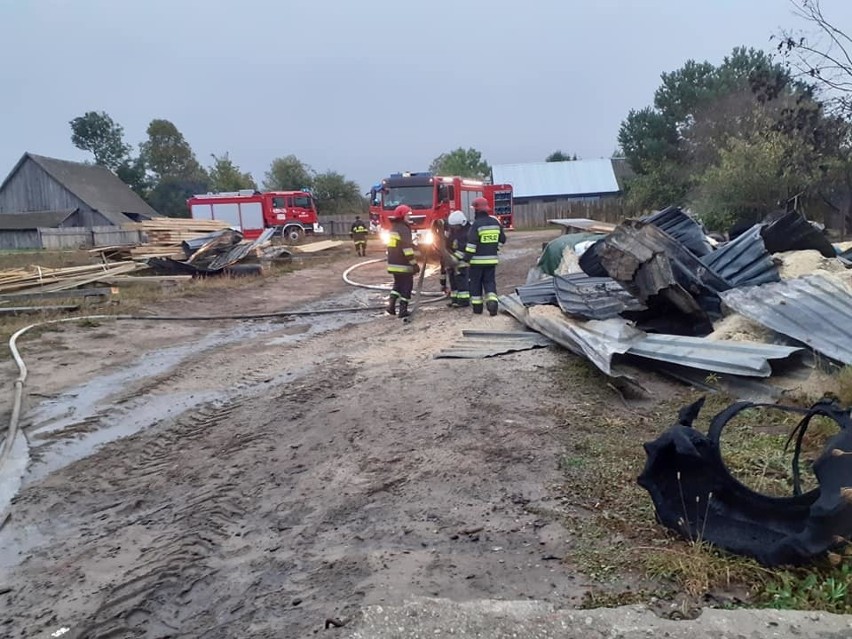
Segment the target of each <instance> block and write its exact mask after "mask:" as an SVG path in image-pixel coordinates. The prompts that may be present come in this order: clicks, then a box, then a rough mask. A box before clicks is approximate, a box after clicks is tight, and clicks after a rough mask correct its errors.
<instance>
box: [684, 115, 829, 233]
mask: <svg viewBox="0 0 852 639" xmlns="http://www.w3.org/2000/svg"><path fill="white" fill-rule="evenodd" d="M808 155H809V149H808V147H807V144H806V143H804V141H803V140H801V139H800V138H795V137H792V136H789V135H785V134H783V133H781V132H779V131H765V132H763V133H762V134H760V135H756V136H753V137H749V138H731V139H730V140H729V141H728V144H727V145H726V147H725V148H723V149H722V150H721V151H720V154H719V156H720V157H719V161H718V163H717V164H714V165H713V166H711V167H709V168H708V169H707V170H706V171H705V172H704V173H703V174H702V175H701V177H700V178H699V182H698V186H697V189H696V193H695V197H694V205H695V207H696V209H697V210H698V211H699V212H700V216H701V218H702V221H703V222H704V223H705V225H706V226H707V227H708V228H711V229H714V230H724V229H726V228H728V227H730V226H731V225H732V224H734V223H736V222H758V221H759V220H761V219H762V218H763V217H765V216H766V215H767V214H768V213H770V212H772V211H773V210H777V209H778V208H779V207H783V205H784V203H785V202H786V201H787V200H788V199H790V198H792V197H794V196H796V195H800V194H802V193H804V192H805V191H806V190H807V188H808V185H809V184H810V183H812V182H813V180H814V178H815V175H814V172H813V171H812V170H811V167H810V166H809V163H808V162H807V161H806V157H807V156H808Z"/></svg>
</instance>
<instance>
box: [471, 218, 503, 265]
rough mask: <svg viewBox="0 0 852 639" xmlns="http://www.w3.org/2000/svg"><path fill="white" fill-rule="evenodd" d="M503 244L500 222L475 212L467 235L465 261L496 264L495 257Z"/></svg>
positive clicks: (496, 259)
mask: <svg viewBox="0 0 852 639" xmlns="http://www.w3.org/2000/svg"><path fill="white" fill-rule="evenodd" d="M505 243H506V233H505V231H503V226H502V225H501V224H500V221H499V220H498V219H497V218H496V217H491V216H490V215H488V213H485V212H482V211H477V213H476V218H475V219H474V220H473V224H472V225H471V227H470V231H468V234H467V246H466V247H465V260H467V261H468V262H470V263H471V264H479V265H491V264H497V263H498V262H499V261H500V260H499V258H498V257H497V253H498V251H499V247H500V244H505Z"/></svg>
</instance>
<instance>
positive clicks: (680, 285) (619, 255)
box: [598, 220, 730, 316]
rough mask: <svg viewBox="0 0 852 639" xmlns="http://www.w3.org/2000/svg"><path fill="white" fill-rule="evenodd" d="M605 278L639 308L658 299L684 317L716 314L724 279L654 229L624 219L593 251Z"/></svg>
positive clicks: (724, 283)
mask: <svg viewBox="0 0 852 639" xmlns="http://www.w3.org/2000/svg"><path fill="white" fill-rule="evenodd" d="M598 255H599V257H600V261H601V264H602V266H603V268H604V269H605V270H606V272H607V274H608V275H609V276H610V277H612V278H613V279H615V280H616V281H618V282H620V283H621V284H622V285H623V286H624V287H625V288H626V289H627V290H628V291H630V292H631V293H633V294H634V295H635V296H636V297H637V298H638V299H639V300H641V301H642V302H643V303H645V304H647V305H649V307H650V306H652V305H653V304H655V303H657V301H658V300H660V299H663V300H665V301H666V302H668V303H669V304H670V305H671V306H673V307H674V308H676V309H678V310H679V311H680V312H682V313H684V314H686V315H693V316H703V315H705V314H707V313H709V314H714V315H718V313H719V297H718V296H719V293H720V292H721V291H725V290H727V289H729V288H730V284H728V283H727V282H726V281H725V280H723V279H722V278H721V277H719V276H718V275H717V274H716V273H715V272H713V271H712V270H711V269H709V268H708V267H707V266H706V265H704V264H702V263H701V261H700V260H699V259H698V257H696V256H695V255H693V254H692V253H691V252H690V251H689V250H688V249H687V248H686V247H685V246H683V244H681V243H680V242H678V241H677V240H675V239H674V238H672V237H671V236H669V235H667V234H666V233H665V232H663V231H661V230H660V229H659V228H657V227H656V226H654V225H653V224H646V223H643V222H638V221H635V220H634V221H631V220H628V221H626V222H624V223H622V224H621V225H620V226H619V227H618V228H617V229H616V230H615V231H613V233H612V234H611V235H608V236H607V237H606V239H605V240H604V241H603V244H602V245H601V246H600V247H599V248H598Z"/></svg>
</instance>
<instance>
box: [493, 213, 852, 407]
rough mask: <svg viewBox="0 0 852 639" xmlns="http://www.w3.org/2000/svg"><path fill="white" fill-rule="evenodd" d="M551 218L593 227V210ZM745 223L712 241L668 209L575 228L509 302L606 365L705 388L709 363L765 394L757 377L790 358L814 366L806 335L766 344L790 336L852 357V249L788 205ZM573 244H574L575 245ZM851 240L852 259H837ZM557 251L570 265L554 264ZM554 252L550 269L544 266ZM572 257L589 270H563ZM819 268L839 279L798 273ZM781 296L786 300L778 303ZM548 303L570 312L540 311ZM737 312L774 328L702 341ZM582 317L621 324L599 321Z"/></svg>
mask: <svg viewBox="0 0 852 639" xmlns="http://www.w3.org/2000/svg"><path fill="white" fill-rule="evenodd" d="M551 222H554V223H558V224H560V225H561V226H563V227H564V228H565V229H566V231H567V230H572V231H573V230H580V231H586V232H588V231H590V230H592V229H595V225H594V222H593V221H591V220H575V219H569V220H551ZM742 229H743V230H744V232H742V233H740V234H739V235H736V236H735V239H734V240H732V241H727V242H726V241H724V240H723V239H722V240H719V239H711V238H710V237H708V236H707V235H705V233H704V231H703V229H702V227H701V225H700V224H699V223H698V222H697V221H696V220H695V219H693V218H692V217H691V216H690V215H688V214H687V213H685V212H684V211H683V210H682V209H679V208H676V207H669V208H667V209H663V210H662V211H659V212H658V213H655V214H653V215H650V216H647V217H644V218H642V219H640V220H626V221H624V222H622V223H621V224H619V225H618V226H617V227H615V228H614V229H613V230H612V231H611V232H609V233H608V234H606V235H603V236H602V237H600V238H599V239H597V240H595V239H594V238H595V237H598V236H597V235H587V236H585V237H580V235H579V234H576V236H577V237H576V238H575V237H572V234H569V233H566V234H565V235H563V236H561V237H559V238H557V239H556V240H554V241H553V242H552V243H551V244H550V245H548V246H547V247H546V248H545V250H544V251H543V254H542V258H541V259H540V260H539V264H538V266H537V268H535V269H532V270H531V271H530V276H529V277H528V279H527V282H528V283H527V284H526V285H524V286H521V287H518V288H517V289H516V294H515V295H514V296H508V297H505V298H503V299H502V300H501V301H502V302H504V309H505V310H507V311H508V312H510V313H511V314H512V315H514V316H515V317H516V318H517V319H519V320H520V321H521V322H522V323H524V324H526V325H527V326H528V327H529V328H532V329H533V330H538V331H540V332H542V333H544V334H545V335H547V336H548V337H550V338H551V339H552V340H553V341H555V342H557V343H559V344H561V345H563V346H565V347H566V348H569V349H570V350H572V351H573V352H575V353H578V354H581V355H583V356H584V357H587V358H588V359H589V360H590V361H592V362H593V363H594V364H595V366H597V367H598V368H599V369H600V370H602V371H603V372H605V373H606V374H608V375H615V376H619V375H621V374H622V368H623V365H626V364H625V362H628V363H630V364H631V365H637V366H642V367H644V368H651V369H654V370H658V371H661V372H665V373H666V374H667V375H670V376H674V377H677V378H678V379H682V380H683V381H685V382H687V383H692V384H695V385H699V386H701V378H700V375H701V373H702V372H704V373H706V372H710V373H713V374H716V375H721V376H725V380H726V383H727V384H728V386H729V387H741V388H744V389H745V388H748V387H752V386H755V385H756V384H757V385H758V386H761V388H759V389H757V388H755V390H756V392H757V394H759V395H761V396H765V395H766V392H767V389H769V387H768V386H766V385H765V384H762V383H761V384H758V382H757V381H756V378H766V377H767V376H771V375H772V374H773V373H776V372H779V371H780V368H781V367H783V366H787V365H788V364H792V365H794V366H800V367H801V366H802V365H804V364H808V365H810V362H809V361H806V358H803V357H798V355H807V353H808V351H807V350H803V348H800V347H799V345H798V344H794V345H793V346H788V345H784V346H778V345H774V344H765V343H758V341H761V342H762V341H779V340H784V339H785V337H782V336H786V338H792V339H794V340H797V341H798V342H800V343H801V344H802V345H805V346H808V347H810V349H812V350H814V351H816V352H818V353H821V354H823V355H825V356H827V357H828V358H832V359H835V360H837V361H838V362H841V363H845V364H849V363H852V328H848V327H850V326H852V321H850V320H852V298H851V297H850V293H849V291H848V290H846V287H845V286H844V282H845V281H846V278H847V274H848V273H849V271H847V270H846V268H845V267H846V266H852V249H850V247H849V246H846V245H844V246H838V247H836V248H835V246H833V245H832V244H831V243H830V242H829V241H828V238H827V237H826V236H825V235H824V233H823V231H822V229H821V228H820V227H819V225H816V224H814V223H811V222H809V221H808V220H807V219H806V218H805V217H804V216H803V215H801V214H799V213H796V212H786V211H779V212H777V213H774V214H772V215H770V216H768V217H767V218H766V219H765V220H764V221H763V222H760V223H758V224H754V225H752V226H751V227H750V228H749V227H747V226H743V227H742ZM595 230H597V229H595ZM733 233H734V231H733V230H732V234H733ZM581 240H582V241H581ZM590 240H591V241H593V242H594V243H593V244H591V245H590V244H589V241H590ZM572 247H577V248H576V249H575V250H574V254H570V255H569V254H568V253H570V250H571V249H572ZM779 250H784V251H787V252H786V253H781V254H778V253H776V251H779ZM844 250H849V253H847V254H846V255H848V256H849V260H845V259H843V258H842V257H840V256H841V255H844ZM560 252H561V253H563V258H562V259H563V263H561V264H556V263H554V261H555V258H556V256H557V255H558V254H560ZM811 254H813V256H816V257H815V259H811V257H812V256H811ZM829 254H830V257H829V256H828V255H829ZM545 257H548V259H549V260H550V261H549V262H547V264H546V265H545V266H546V267H547V270H548V271H549V272H552V273H554V274H555V275H554V276H553V277H546V276H545V273H544V271H545V268H544V267H543V266H542V265H543V264H544V258H545ZM565 262H570V264H567V266H566V264H565ZM574 264H576V265H577V266H579V267H580V268H581V269H582V271H583V273H584V274H585V277H584V276H583V274H581V273H576V274H575V273H572V274H570V275H562V273H564V272H565V271H566V270H573V269H574ZM811 272H816V273H820V274H823V275H824V276H825V278H829V279H830V281H828V280H824V282H825V283H823V284H817V282H816V281H814V280H811V279H809V278H808V277H801V274H802V273H811ZM781 278H786V279H788V280H789V281H787V282H781V281H780V280H781ZM790 278H793V279H790ZM849 279H850V280H851V281H850V284H852V278H849ZM820 281H823V280H820ZM779 296H786V297H787V299H785V300H784V303H783V304H773V300H774V299H775V298H779V299H780V297H779ZM547 306H551V307H559V308H560V310H561V311H562V313H561V314H559V313H557V314H555V315H554V314H552V313H548V312H545V311H541V310H536V309H538V308H542V307H547ZM526 307H528V308H526ZM747 307H749V308H750V310H748V311H746V310H745V309H746V308H747ZM731 312H738V313H739V315H741V316H743V317H744V318H749V320H753V321H755V322H756V323H758V324H761V325H762V326H764V327H766V329H767V330H766V331H765V334H760V333H755V336H754V339H752V340H751V343H744V342H742V340H741V339H740V338H738V339H737V340H721V341H720V340H718V339H713V340H712V341H710V342H709V343H708V342H707V341H705V339H704V338H705V337H707V336H713V337H714V338H717V337H718V335H714V333H716V332H718V331H717V327H718V326H721V325H723V324H724V322H725V321H726V320H727V319H728V318H725V314H726V313H731ZM583 319H586V320H612V323H611V325H607V326H606V330H601V326H598V325H595V324H592V323H590V322H584V321H581V320H583ZM714 324H716V325H715V326H714ZM631 331H632V332H631ZM779 333H780V334H781V335H779ZM613 358H615V359H613ZM783 372H784V374H785V375H788V374H789V371H787V370H785V371H783ZM748 380H751V381H748ZM773 388H774V387H773ZM769 390H771V389H769ZM772 392H774V391H772Z"/></svg>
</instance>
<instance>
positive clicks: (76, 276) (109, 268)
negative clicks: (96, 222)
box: [0, 262, 143, 294]
mask: <svg viewBox="0 0 852 639" xmlns="http://www.w3.org/2000/svg"><path fill="white" fill-rule="evenodd" d="M140 268H143V267H142V266H141V265H139V264H137V263H136V262H115V263H111V264H92V265H89V266H69V267H65V268H44V267H41V266H30V267H28V268H19V269H9V270H5V271H0V294H3V293H13V292H21V291H26V292H30V291H33V292H35V291H38V292H40V293H53V292H56V291H66V290H70V289H73V288H77V287H79V286H85V285H87V284H92V283H93V282H102V281H109V280H111V279H112V278H114V277H116V276H122V275H128V274H129V273H132V272H133V271H136V270H138V269H140Z"/></svg>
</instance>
